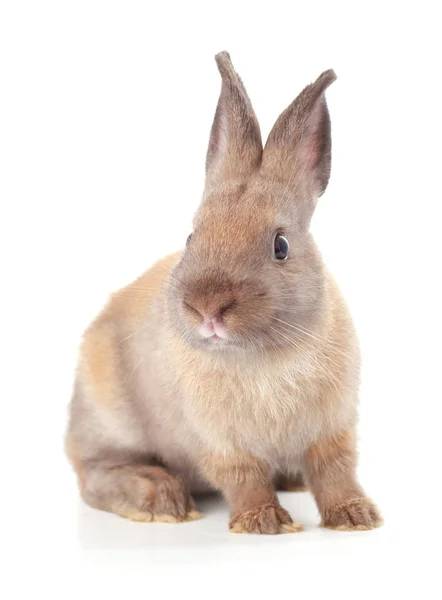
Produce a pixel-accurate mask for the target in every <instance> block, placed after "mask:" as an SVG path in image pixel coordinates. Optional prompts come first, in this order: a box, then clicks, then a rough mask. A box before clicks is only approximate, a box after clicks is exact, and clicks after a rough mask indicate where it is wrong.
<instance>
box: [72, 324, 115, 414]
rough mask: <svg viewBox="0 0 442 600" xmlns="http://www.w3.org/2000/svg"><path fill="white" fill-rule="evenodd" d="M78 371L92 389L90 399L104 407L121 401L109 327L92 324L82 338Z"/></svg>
mask: <svg viewBox="0 0 442 600" xmlns="http://www.w3.org/2000/svg"><path fill="white" fill-rule="evenodd" d="M79 364H80V369H81V371H82V372H83V373H84V375H85V376H86V381H87V384H88V385H90V386H91V387H92V394H91V397H92V398H94V400H96V401H97V402H98V403H99V404H101V405H106V404H109V403H112V402H114V401H117V400H118V398H120V399H121V396H122V390H121V383H120V380H119V378H118V359H117V348H116V342H115V337H114V335H113V332H112V329H111V328H110V327H105V326H104V325H103V324H100V323H99V322H98V323H96V324H93V325H92V326H91V328H90V329H89V330H87V331H86V333H85V336H84V341H83V345H82V347H81V351H80V363H79Z"/></svg>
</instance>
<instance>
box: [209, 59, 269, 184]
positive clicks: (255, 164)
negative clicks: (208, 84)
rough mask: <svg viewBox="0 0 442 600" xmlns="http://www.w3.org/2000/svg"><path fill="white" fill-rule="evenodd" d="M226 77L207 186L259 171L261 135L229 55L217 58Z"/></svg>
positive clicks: (220, 101)
mask: <svg viewBox="0 0 442 600" xmlns="http://www.w3.org/2000/svg"><path fill="white" fill-rule="evenodd" d="M215 60H216V63H217V65H218V69H219V72H220V74H221V78H222V88H221V94H220V97H219V100H218V106H217V109H216V113H215V118H214V121H213V125H212V130H211V133H210V142H209V148H208V151H207V158H206V185H208V186H209V187H211V186H212V185H216V184H217V183H220V182H221V181H225V180H227V179H236V178H241V177H247V176H249V175H251V174H252V173H253V172H254V171H256V170H257V169H258V168H259V165H260V163H261V156H262V141H261V132H260V129H259V125H258V120H257V118H256V115H255V112H254V110H253V107H252V104H251V102H250V99H249V97H248V95H247V92H246V90H245V87H244V85H243V83H242V81H241V79H240V78H239V76H238V74H237V73H236V72H235V69H234V68H233V65H232V62H231V60H230V56H229V54H228V53H227V52H220V53H219V54H217V55H216V56H215Z"/></svg>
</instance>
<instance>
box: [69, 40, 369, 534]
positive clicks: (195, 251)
mask: <svg viewBox="0 0 442 600" xmlns="http://www.w3.org/2000/svg"><path fill="white" fill-rule="evenodd" d="M216 62H217V64H218V68H219V70H220V73H221V77H222V90H221V95H220V98H219V103H218V107H217V110H216V114H215V119H214V122H213V126H212V131H211V135H210V143H209V149H208V153H207V164H206V173H207V177H206V185H205V190H204V196H203V200H202V203H201V206H200V208H199V210H198V212H197V214H196V216H195V220H194V231H193V234H192V236H190V237H189V239H188V242H187V247H186V249H185V250H184V251H183V252H180V253H178V254H175V255H173V256H169V257H168V258H165V259H164V260H162V261H161V262H159V263H158V264H156V265H155V266H154V267H153V268H151V269H150V270H149V271H147V272H146V273H145V274H144V275H142V276H141V277H140V278H139V279H138V280H137V281H135V282H134V283H132V284H130V285H129V286H128V287H126V288H125V289H123V290H121V291H120V292H118V293H116V294H115V295H113V296H112V298H111V300H110V302H109V303H108V305H107V306H106V308H105V309H104V310H103V312H102V313H101V314H100V315H99V317H98V318H97V319H96V320H95V321H94V322H93V323H92V325H91V326H90V327H89V328H88V329H87V331H86V333H85V336H84V341H83V344H82V347H81V351H80V359H79V365H78V372H77V377H76V383H75V389H74V395H73V399H72V404H71V415H70V423H69V431H68V436H67V448H68V454H69V456H70V459H71V461H72V463H73V465H74V468H75V470H76V472H77V475H78V482H79V486H80V490H81V494H82V497H83V498H84V500H85V501H86V502H87V503H88V504H90V505H91V506H94V507H96V508H99V509H102V510H107V511H112V512H115V513H117V514H119V515H121V516H123V517H127V518H129V519H133V520H136V521H166V522H177V521H188V520H192V519H196V518H199V517H200V516H201V515H200V514H199V513H198V512H197V511H196V508H195V504H194V500H193V498H192V496H191V495H190V494H191V493H198V492H203V491H208V490H220V491H221V492H222V493H223V495H224V496H225V498H226V500H227V502H228V504H229V508H230V515H231V517H230V530H231V531H233V532H241V533H242V532H248V533H282V532H294V531H299V530H300V529H301V528H302V527H301V525H300V524H298V523H296V522H294V521H293V520H292V518H291V516H290V515H289V514H288V512H287V511H286V510H284V508H282V507H281V506H280V504H279V501H278V498H277V496H276V493H275V488H276V487H277V486H282V487H284V488H286V489H287V488H290V487H291V485H303V480H305V481H306V483H307V485H308V486H309V488H310V490H311V491H312V492H313V494H314V497H315V499H316V502H317V504H318V507H319V511H320V513H321V516H322V523H323V525H324V526H326V527H331V528H334V529H343V530H354V529H372V528H374V527H377V526H379V525H380V524H381V517H380V514H379V512H378V509H377V508H376V506H375V505H374V504H373V502H372V501H371V500H370V499H369V498H367V496H366V495H365V493H364V491H363V489H362V488H361V487H360V485H359V484H358V482H357V481H356V476H355V469H356V448H355V447H356V441H355V427H356V422H357V405H358V383H359V354H358V344H357V340H356V336H355V332H354V329H353V325H352V322H351V319H350V317H349V315H348V312H347V309H346V307H345V304H344V302H343V300H342V298H341V296H340V294H339V291H338V289H337V287H336V284H335V282H334V281H333V279H332V278H331V276H330V275H329V274H328V272H327V271H326V269H325V267H324V265H323V264H322V262H321V258H320V256H319V253H318V250H317V248H316V246H315V244H314V242H313V240H312V238H311V236H310V233H309V222H310V218H311V216H312V213H313V211H314V209H315V206H316V202H317V200H318V198H319V196H321V195H322V194H323V192H324V190H325V189H326V187H327V183H328V179H329V174H330V151H331V140H330V120H329V115H328V110H327V105H326V102H325V97H324V94H325V90H326V89H327V88H328V86H329V85H330V84H331V83H332V82H333V81H334V80H335V74H334V72H333V71H326V72H324V73H322V75H320V77H319V78H318V79H317V80H316V81H315V83H313V84H311V85H309V86H307V87H306V88H305V89H304V90H303V91H302V92H301V94H300V95H299V96H298V98H296V100H295V101H294V102H293V103H292V104H291V105H290V106H289V107H288V108H287V109H286V110H285V111H284V112H283V113H282V114H281V116H280V117H279V119H278V120H277V121H276V124H275V126H274V127H273V129H272V131H271V133H270V135H269V138H268V140H267V143H266V145H265V147H264V149H263V147H262V142H261V134H260V130H259V125H258V122H257V119H256V116H255V113H254V111H253V108H252V105H251V103H250V100H249V98H248V96H247V93H246V91H245V88H244V86H243V84H242V82H241V80H240V78H239V77H238V75H237V74H236V73H235V71H234V69H233V66H232V63H231V61H230V57H229V55H228V54H227V53H226V52H222V53H220V54H218V55H217V56H216Z"/></svg>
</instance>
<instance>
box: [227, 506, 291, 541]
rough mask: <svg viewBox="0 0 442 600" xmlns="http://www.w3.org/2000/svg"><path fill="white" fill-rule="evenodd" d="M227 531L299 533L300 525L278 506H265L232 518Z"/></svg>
mask: <svg viewBox="0 0 442 600" xmlns="http://www.w3.org/2000/svg"><path fill="white" fill-rule="evenodd" d="M229 529H230V531H231V532H232V533H267V534H276V533H292V532H296V531H301V530H302V525H301V524H300V523H295V522H294V521H293V520H292V518H291V516H290V515H289V513H288V512H287V511H286V510H284V509H283V508H281V507H280V506H276V505H273V504H265V505H263V506H259V507H258V508H254V509H252V510H247V511H245V512H243V513H241V514H239V515H237V516H235V517H233V518H232V519H231V521H230V523H229Z"/></svg>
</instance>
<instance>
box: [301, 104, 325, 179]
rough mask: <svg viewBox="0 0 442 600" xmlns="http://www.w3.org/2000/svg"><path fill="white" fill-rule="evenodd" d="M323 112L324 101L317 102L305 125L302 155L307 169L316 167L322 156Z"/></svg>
mask: <svg viewBox="0 0 442 600" xmlns="http://www.w3.org/2000/svg"><path fill="white" fill-rule="evenodd" d="M322 114H323V113H322V103H321V102H317V103H316V106H315V107H314V109H313V110H312V112H311V113H310V115H309V117H308V119H307V121H306V123H305V126H304V127H305V130H304V136H303V138H304V139H303V142H302V146H303V147H302V149H301V155H302V163H303V165H304V168H305V169H314V168H315V167H316V166H317V165H318V163H319V161H320V158H321V152H322V140H321V137H322Z"/></svg>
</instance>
